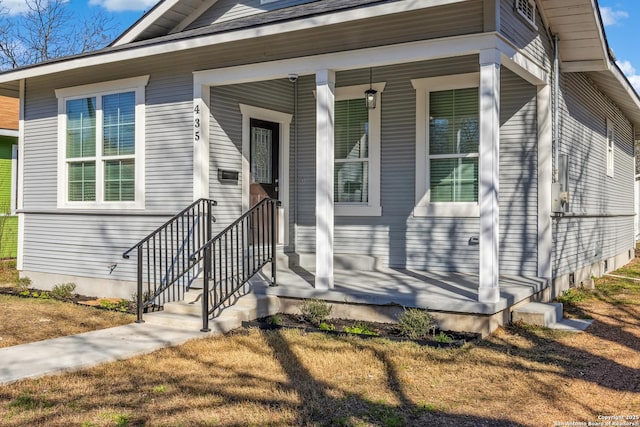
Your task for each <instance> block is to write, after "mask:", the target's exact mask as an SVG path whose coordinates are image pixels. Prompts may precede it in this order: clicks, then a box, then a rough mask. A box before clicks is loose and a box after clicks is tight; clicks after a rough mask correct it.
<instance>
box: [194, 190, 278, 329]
mask: <svg viewBox="0 0 640 427" xmlns="http://www.w3.org/2000/svg"><path fill="white" fill-rule="evenodd" d="M279 205H280V202H279V201H277V200H275V199H269V198H267V199H263V200H261V201H260V202H259V203H258V204H256V205H255V206H253V207H252V208H251V209H249V210H248V211H247V212H245V213H244V214H242V216H240V217H239V218H238V219H236V220H235V221H234V222H232V223H231V224H230V225H228V226H227V227H226V228H225V229H224V230H222V231H221V232H220V233H218V235H216V236H215V237H213V238H212V239H210V240H209V241H207V242H206V243H205V244H204V245H202V246H201V247H200V248H198V249H197V250H196V251H194V252H193V254H191V256H190V257H189V259H190V260H191V262H194V263H200V262H201V261H202V265H203V276H204V289H203V292H202V329H201V331H203V332H208V331H209V330H210V329H209V316H210V315H211V314H213V313H214V312H215V310H217V309H218V308H219V307H221V306H222V304H224V303H225V302H226V301H227V300H228V299H229V298H230V297H231V296H232V295H233V294H234V293H235V292H236V291H238V290H239V289H240V288H241V287H242V286H243V285H244V284H245V283H247V282H248V281H249V280H250V279H251V278H252V277H253V276H254V275H255V274H256V273H257V272H259V271H260V270H261V269H262V268H263V267H264V266H265V265H266V264H267V263H269V262H270V263H271V286H276V208H277V206H279ZM211 282H213V290H211ZM210 297H213V304H211V307H210V303H209V300H210Z"/></svg>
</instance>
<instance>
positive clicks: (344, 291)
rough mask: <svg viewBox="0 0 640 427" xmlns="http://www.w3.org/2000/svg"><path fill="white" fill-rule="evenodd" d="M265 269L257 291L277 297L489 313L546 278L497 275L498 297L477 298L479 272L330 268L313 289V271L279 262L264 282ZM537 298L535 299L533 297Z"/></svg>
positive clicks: (536, 289) (528, 294)
mask: <svg viewBox="0 0 640 427" xmlns="http://www.w3.org/2000/svg"><path fill="white" fill-rule="evenodd" d="M269 272H270V268H269V267H267V268H265V269H264V270H263V272H261V273H259V274H258V275H257V276H256V277H255V278H254V279H253V280H252V284H253V285H254V287H253V288H254V291H255V292H256V293H266V294H268V295H276V296H278V297H282V298H295V299H306V298H317V299H322V300H326V301H329V302H336V303H345V304H365V305H374V306H389V305H392V306H401V307H419V308H424V309H427V310H430V311H437V312H448V313H458V314H462V315H465V314H466V315H473V314H476V315H481V316H491V315H494V314H496V313H500V312H504V311H506V310H509V309H510V308H511V307H513V306H514V305H516V304H518V303H519V302H522V301H525V300H526V301H529V300H530V299H533V298H532V297H534V296H535V295H536V294H538V293H540V292H541V291H543V290H544V289H545V288H546V287H547V285H548V284H547V280H546V279H541V278H530V277H520V276H501V277H500V301H499V302H498V303H495V304H487V303H480V302H478V275H477V274H476V275H474V274H462V273H448V272H442V273H434V272H426V271H416V270H408V269H393V268H386V269H376V270H374V271H362V270H343V269H336V270H335V271H334V288H333V289H330V290H321V289H315V288H314V287H313V283H314V274H313V273H314V272H313V271H310V270H306V269H304V268H302V267H291V268H285V267H282V266H278V270H277V284H278V286H275V287H269V286H268V283H269V280H270V276H268V275H267V274H265V273H269ZM538 299H539V298H538Z"/></svg>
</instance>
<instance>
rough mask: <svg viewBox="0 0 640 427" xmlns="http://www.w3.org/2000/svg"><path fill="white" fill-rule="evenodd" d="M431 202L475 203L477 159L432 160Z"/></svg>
mask: <svg viewBox="0 0 640 427" xmlns="http://www.w3.org/2000/svg"><path fill="white" fill-rule="evenodd" d="M430 166H431V167H430V181H431V201H432V202H477V201H478V159H477V158H467V159H462V158H461V159H432V160H431V162H430Z"/></svg>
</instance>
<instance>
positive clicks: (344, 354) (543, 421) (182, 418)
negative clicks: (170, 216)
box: [0, 261, 640, 426]
mask: <svg viewBox="0 0 640 427" xmlns="http://www.w3.org/2000/svg"><path fill="white" fill-rule="evenodd" d="M627 271H629V272H630V273H629V275H631V274H632V273H633V272H635V273H633V274H638V273H640V264H639V263H638V262H637V261H634V263H633V264H632V265H631V266H628V267H627ZM637 284H638V282H635V281H631V280H618V279H616V280H613V279H610V278H607V279H604V280H599V281H598V283H597V289H596V290H594V291H580V290H579V291H572V292H571V293H570V294H568V295H569V296H571V304H570V307H569V309H570V310H569V311H570V312H571V313H572V315H573V316H580V317H590V318H592V319H594V323H593V325H592V326H591V327H590V328H589V329H588V330H587V331H586V332H585V333H578V334H576V333H568V332H558V331H552V330H548V329H544V328H535V327H527V326H523V325H520V326H511V327H508V328H504V329H499V330H498V331H497V332H496V333H495V334H494V335H493V336H491V337H490V338H488V339H486V340H483V341H480V342H477V343H475V344H473V345H469V344H467V345H466V346H465V347H463V348H462V349H455V350H453V349H432V348H425V347H419V346H417V345H415V344H413V343H392V342H389V341H386V340H383V339H379V338H376V339H368V340H363V339H360V338H357V337H356V338H354V337H336V336H326V335H322V334H315V333H310V334H305V333H301V332H298V331H258V330H249V331H236V332H234V333H231V334H228V335H226V336H222V337H214V338H206V339H201V340H195V341H192V342H189V343H187V344H185V345H182V346H179V347H174V348H168V349H164V350H161V351H157V352H155V353H152V354H149V355H146V356H141V357H136V358H132V359H129V360H126V361H120V362H114V363H108V364H104V365H101V366H98V367H96V368H92V369H86V370H82V371H78V372H74V373H66V374H63V375H57V376H48V377H43V378H39V379H34V380H25V381H21V382H18V383H14V384H11V385H9V386H4V387H0V425H2V426H23V425H43V426H44V425H46V426H58V425H59V426H67V425H77V426H142V425H145V426H245V425H255V426H265V425H266V426H298V425H303V426H324V425H326V426H334V425H337V426H403V425H407V426H426V425H438V426H440V425H444V426H447V425H451V426H464V425H469V426H481V425H486V426H554V425H558V424H555V423H578V422H584V423H588V422H592V423H594V422H598V421H599V420H600V421H602V420H601V419H599V417H602V416H605V417H606V416H623V417H627V416H628V417H637V416H640V287H639V286H637ZM623 421H624V422H630V423H640V419H635V420H634V419H630V420H623ZM567 425H568V424H567ZM585 425H586V424H585ZM611 425H613V424H611ZM636 425H640V424H636Z"/></svg>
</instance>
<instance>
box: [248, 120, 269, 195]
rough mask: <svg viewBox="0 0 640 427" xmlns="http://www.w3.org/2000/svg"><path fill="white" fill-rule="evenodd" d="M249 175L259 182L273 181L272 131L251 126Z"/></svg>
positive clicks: (267, 182)
mask: <svg viewBox="0 0 640 427" xmlns="http://www.w3.org/2000/svg"><path fill="white" fill-rule="evenodd" d="M251 175H252V176H253V180H254V181H255V182H257V183H259V184H272V183H273V176H272V175H273V131H272V130H271V129H266V128H261V127H257V126H254V127H252V128H251Z"/></svg>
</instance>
